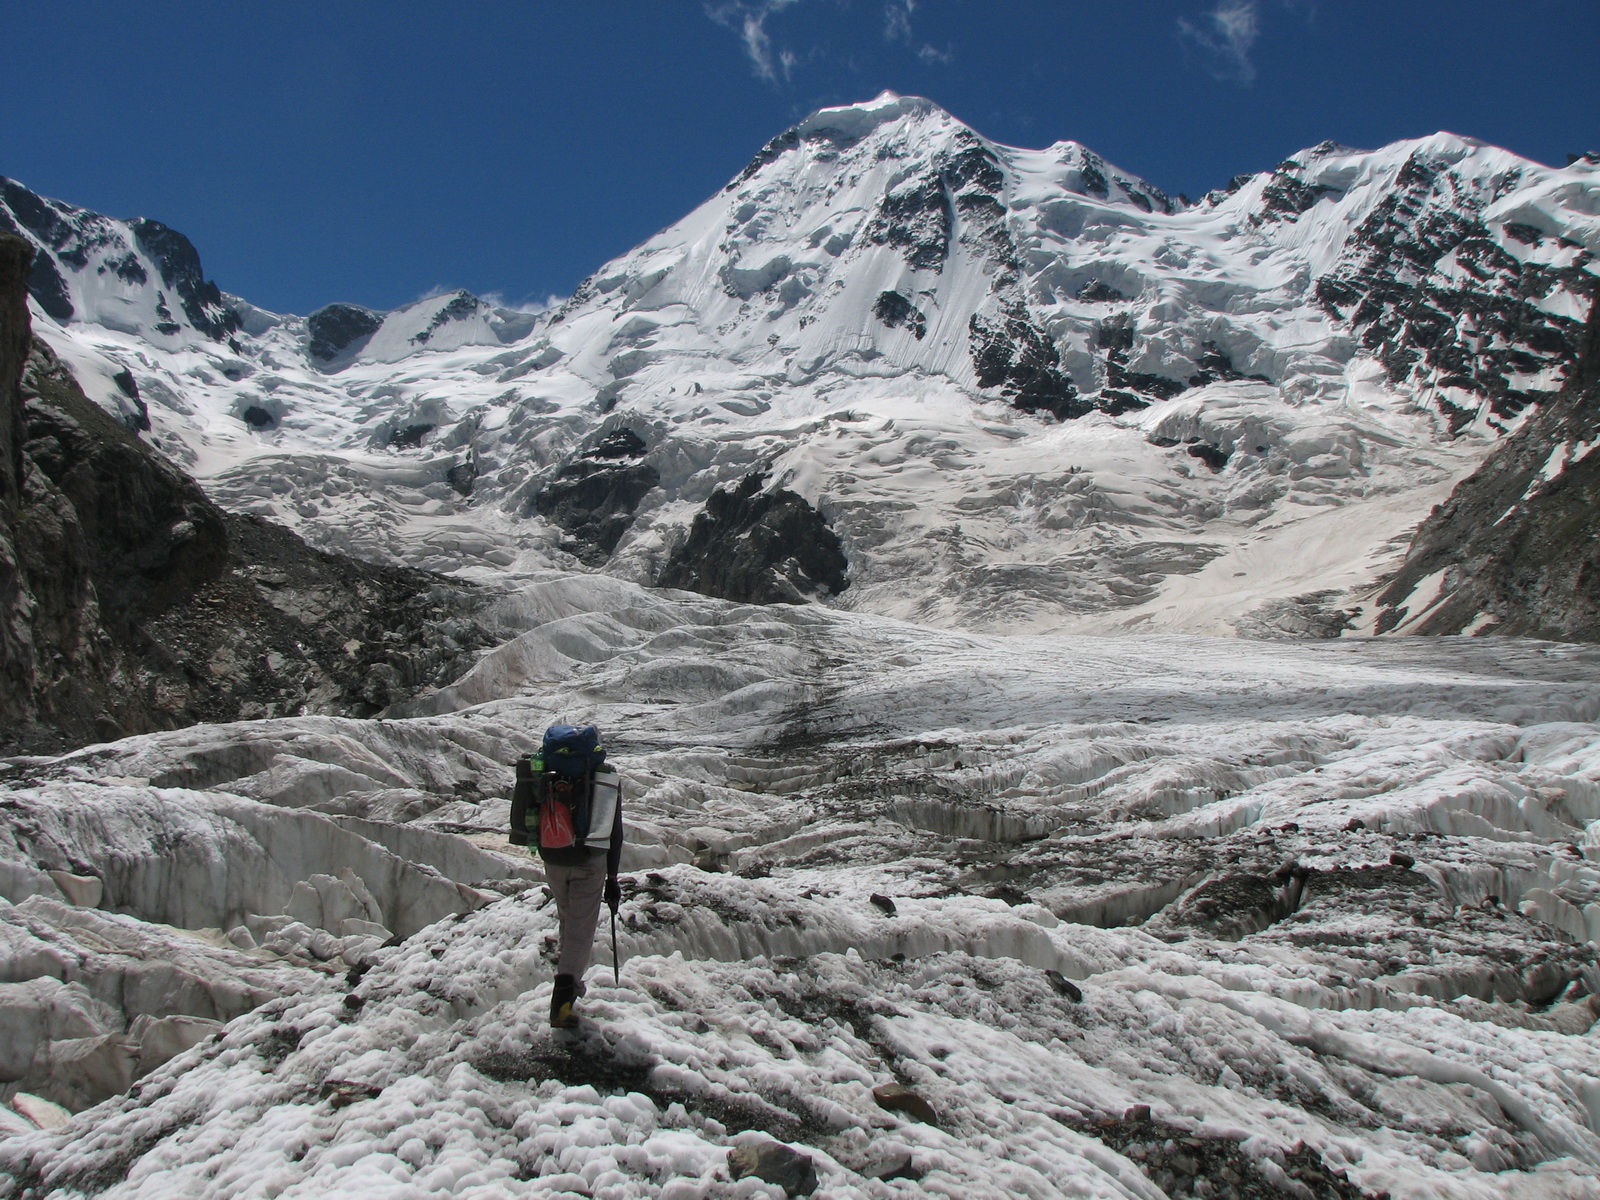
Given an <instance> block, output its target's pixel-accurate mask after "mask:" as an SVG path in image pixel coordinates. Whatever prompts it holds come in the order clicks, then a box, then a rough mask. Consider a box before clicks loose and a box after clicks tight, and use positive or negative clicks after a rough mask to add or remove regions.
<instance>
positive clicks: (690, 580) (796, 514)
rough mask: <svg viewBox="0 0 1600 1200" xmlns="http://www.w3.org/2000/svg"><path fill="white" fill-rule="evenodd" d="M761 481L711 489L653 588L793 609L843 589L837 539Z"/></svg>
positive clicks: (798, 500)
mask: <svg viewBox="0 0 1600 1200" xmlns="http://www.w3.org/2000/svg"><path fill="white" fill-rule="evenodd" d="M763 482H764V477H763V476H762V475H760V474H759V473H752V474H750V475H746V476H745V477H744V479H743V480H742V481H740V483H739V484H738V486H737V487H733V488H724V489H721V490H718V491H716V492H713V493H712V495H711V499H710V500H708V501H707V502H706V506H705V508H704V509H703V510H702V511H701V512H700V514H699V515H698V516H696V517H695V519H694V524H693V525H692V526H691V527H690V529H689V536H688V539H687V540H686V541H685V542H684V543H683V545H682V546H680V547H679V548H678V550H677V552H676V553H675V554H674V555H673V556H672V558H671V559H670V560H669V561H668V563H667V565H666V568H665V569H664V570H663V571H662V572H661V577H660V578H659V579H658V580H657V581H656V582H657V584H658V586H660V587H674V588H684V589H686V590H688V591H692V592H700V593H701V594H703V595H706V596H720V597H721V598H723V599H724V600H737V601H740V602H742V603H746V604H800V603H803V602H804V601H806V600H807V599H813V598H820V597H824V596H831V595H837V594H838V593H840V592H842V591H844V589H845V588H846V587H847V586H849V580H848V578H847V575H846V572H847V570H848V565H849V564H848V563H847V562H846V560H845V556H844V549H843V548H842V547H841V546H840V544H839V537H838V535H837V534H836V533H834V532H833V530H832V529H830V528H829V527H828V523H827V521H826V520H824V519H823V516H822V514H821V513H819V512H818V511H817V510H816V509H814V508H812V507H811V505H809V504H807V503H806V501H805V500H804V498H802V497H801V496H798V495H796V494H795V493H794V492H791V491H789V490H788V489H786V488H777V489H775V490H773V491H770V492H768V491H763V490H762V484H763Z"/></svg>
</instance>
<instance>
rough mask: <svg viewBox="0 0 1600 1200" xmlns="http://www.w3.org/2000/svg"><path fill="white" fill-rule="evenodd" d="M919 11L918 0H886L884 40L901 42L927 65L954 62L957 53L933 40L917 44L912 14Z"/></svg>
mask: <svg viewBox="0 0 1600 1200" xmlns="http://www.w3.org/2000/svg"><path fill="white" fill-rule="evenodd" d="M916 11H917V0H885V3H884V6H883V40H884V41H886V42H901V43H904V44H905V46H906V47H907V48H908V49H910V51H911V52H912V53H913V54H915V55H916V56H917V57H918V58H919V59H921V60H922V62H923V63H924V64H925V65H927V66H930V67H931V66H934V65H935V64H940V65H942V64H944V63H948V62H952V61H953V60H954V59H955V54H954V53H953V52H952V51H950V50H948V49H946V50H941V49H939V47H937V46H935V45H934V44H933V43H932V42H923V43H922V45H920V46H919V45H917V39H916V34H915V33H914V32H913V30H912V28H911V14H912V13H914V12H916Z"/></svg>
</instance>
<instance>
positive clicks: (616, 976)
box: [611, 904, 622, 987]
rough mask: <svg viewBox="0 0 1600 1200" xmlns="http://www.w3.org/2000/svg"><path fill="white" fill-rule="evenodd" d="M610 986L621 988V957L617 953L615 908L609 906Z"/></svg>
mask: <svg viewBox="0 0 1600 1200" xmlns="http://www.w3.org/2000/svg"><path fill="white" fill-rule="evenodd" d="M611 986H612V987H621V986H622V956H621V955H619V954H618V953H617V906H616V905H615V904H613V905H612V906H611Z"/></svg>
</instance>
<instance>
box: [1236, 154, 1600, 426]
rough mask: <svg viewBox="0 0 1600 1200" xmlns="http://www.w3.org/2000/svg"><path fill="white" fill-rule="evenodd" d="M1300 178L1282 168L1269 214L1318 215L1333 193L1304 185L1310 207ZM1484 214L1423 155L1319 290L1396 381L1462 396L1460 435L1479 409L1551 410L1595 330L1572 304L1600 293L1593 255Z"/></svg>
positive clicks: (1446, 167)
mask: <svg viewBox="0 0 1600 1200" xmlns="http://www.w3.org/2000/svg"><path fill="white" fill-rule="evenodd" d="M1299 169H1300V165H1299V164H1298V163H1295V162H1293V161H1292V160H1291V161H1290V162H1289V163H1286V164H1284V165H1283V166H1282V167H1280V168H1279V169H1278V172H1277V174H1276V176H1275V179H1276V182H1275V184H1274V185H1273V187H1269V189H1268V191H1267V193H1264V195H1263V200H1264V201H1266V202H1267V204H1268V205H1269V206H1272V205H1276V206H1277V207H1278V208H1279V209H1280V210H1282V209H1283V208H1284V206H1286V205H1287V206H1288V208H1289V209H1291V210H1292V209H1293V208H1295V207H1296V206H1297V205H1300V204H1304V205H1305V206H1306V207H1309V206H1310V204H1314V203H1315V202H1316V200H1317V199H1319V198H1320V196H1321V195H1322V194H1326V192H1327V190H1328V189H1325V188H1324V189H1322V190H1321V191H1320V192H1313V191H1307V190H1306V189H1305V188H1304V184H1303V183H1301V184H1300V190H1299V191H1296V192H1294V193H1293V196H1297V197H1299V198H1298V199H1295V200H1292V202H1291V199H1289V198H1286V197H1289V196H1290V193H1289V192H1286V191H1285V188H1286V187H1287V186H1288V185H1289V184H1291V183H1295V182H1296V181H1295V180H1294V178H1293V172H1297V171H1298V170H1299ZM1516 174H1517V172H1515V171H1513V172H1511V173H1509V174H1508V176H1507V177H1506V178H1504V179H1502V180H1501V187H1502V189H1504V190H1509V189H1510V188H1511V187H1513V186H1514V185H1515V184H1516V182H1517V179H1516V177H1515V176H1516ZM1483 209H1484V197H1483V196H1482V195H1480V194H1479V192H1478V191H1477V190H1475V188H1474V187H1473V185H1472V184H1470V183H1469V182H1468V181H1467V180H1464V179H1463V178H1462V177H1461V176H1460V175H1459V174H1458V173H1457V171H1455V170H1454V169H1453V168H1452V164H1451V163H1450V162H1449V161H1448V160H1446V159H1443V158H1440V157H1437V156H1435V155H1430V154H1428V153H1425V152H1423V151H1421V150H1419V151H1417V152H1416V153H1414V154H1412V155H1411V157H1410V158H1409V159H1408V160H1407V161H1406V163H1405V165H1404V167H1403V168H1402V169H1401V171H1400V173H1399V174H1398V176H1397V177H1396V179H1395V182H1394V187H1393V189H1392V190H1391V191H1390V193H1389V194H1388V195H1387V196H1385V197H1384V199H1383V200H1382V201H1381V202H1380V203H1379V204H1378V205H1377V206H1376V207H1375V208H1374V209H1373V211H1372V213H1371V214H1370V215H1369V216H1368V217H1367V218H1366V220H1365V221H1363V222H1362V223H1361V225H1360V226H1358V227H1357V228H1356V230H1355V231H1354V234H1353V236H1352V237H1351V238H1350V239H1349V241H1348V243H1347V244H1346V247H1345V250H1344V253H1343V254H1342V255H1341V256H1340V259H1339V261H1338V263H1337V264H1336V265H1335V266H1334V268H1333V270H1331V271H1329V272H1328V274H1326V275H1325V276H1323V277H1322V278H1321V279H1319V280H1318V281H1317V284H1316V298H1317V300H1318V302H1319V303H1320V304H1321V305H1322V307H1323V308H1324V309H1325V310H1326V311H1327V312H1329V313H1330V314H1332V315H1334V316H1336V317H1339V318H1341V319H1342V320H1344V321H1347V322H1348V323H1349V324H1350V325H1351V326H1352V328H1353V329H1354V331H1355V333H1356V335H1357V337H1358V338H1359V341H1360V345H1361V347H1362V348H1363V349H1364V350H1366V351H1368V352H1370V353H1371V354H1373V355H1374V356H1375V357H1376V358H1377V359H1378V360H1379V361H1380V362H1382V363H1383V365H1384V368H1385V369H1386V370H1387V372H1388V375H1389V379H1390V380H1391V381H1392V382H1394V383H1397V384H1398V383H1404V382H1410V383H1412V384H1426V385H1429V386H1431V387H1432V388H1434V389H1447V390H1454V391H1455V392H1457V393H1458V396H1457V399H1456V400H1455V401H1451V400H1450V399H1448V397H1441V398H1440V404H1441V406H1442V408H1443V410H1444V412H1445V413H1446V415H1447V416H1448V417H1449V418H1450V419H1451V421H1452V424H1453V425H1454V426H1456V427H1458V428H1459V427H1460V426H1462V425H1465V424H1466V423H1468V422H1469V421H1471V420H1472V419H1473V417H1474V415H1475V413H1476V410H1477V407H1478V404H1479V402H1485V403H1487V405H1488V407H1489V409H1490V410H1491V411H1492V412H1493V413H1494V414H1495V415H1496V416H1497V417H1499V418H1501V419H1507V418H1511V417H1514V416H1516V414H1517V413H1519V412H1521V411H1522V410H1523V409H1524V408H1526V407H1528V406H1529V405H1533V404H1539V403H1542V402H1544V401H1546V400H1549V399H1550V398H1551V396H1552V395H1553V394H1554V388H1552V387H1548V386H1547V385H1545V386H1541V383H1540V381H1541V380H1543V379H1547V378H1550V377H1554V378H1556V379H1559V378H1560V377H1561V372H1562V371H1563V370H1564V368H1565V367H1566V366H1567V365H1568V364H1570V363H1571V362H1572V361H1573V359H1574V358H1575V357H1576V356H1577V353H1578V348H1579V343H1580V340H1581V336H1582V329H1583V325H1582V321H1581V319H1579V318H1575V317H1571V316H1567V315H1565V314H1564V313H1563V311H1562V309H1563V308H1564V307H1565V305H1564V304H1563V303H1561V299H1562V298H1563V296H1564V294H1570V295H1571V296H1574V297H1576V298H1578V299H1579V300H1580V301H1592V300H1593V299H1594V298H1595V297H1596V296H1597V295H1600V278H1597V277H1596V275H1595V273H1594V271H1593V269H1592V266H1593V261H1594V258H1593V255H1592V254H1590V253H1589V251H1588V250H1586V249H1584V247H1583V246H1581V245H1580V244H1578V243H1577V242H1575V241H1572V240H1570V239H1568V238H1566V237H1562V236H1560V235H1556V234H1551V233H1549V232H1545V231H1541V230H1539V229H1536V228H1534V227H1533V226H1531V225H1525V224H1521V223H1517V222H1511V223H1507V224H1499V223H1495V222H1490V221H1488V220H1487V218H1486V217H1485V214H1484V211H1483ZM1580 311H1581V310H1580Z"/></svg>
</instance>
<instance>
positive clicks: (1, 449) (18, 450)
mask: <svg viewBox="0 0 1600 1200" xmlns="http://www.w3.org/2000/svg"><path fill="white" fill-rule="evenodd" d="M32 259H33V251H32V248H31V247H29V246H28V244H27V243H26V242H24V241H22V239H20V238H14V237H4V236H0V720H4V721H12V720H17V719H19V718H23V717H25V716H26V715H27V714H28V712H29V711H30V709H31V705H30V703H29V696H30V694H31V692H32V683H33V636H32V629H31V628H30V618H31V608H30V605H31V597H29V595H28V591H27V585H26V583H25V582H24V581H23V578H22V564H21V562H20V560H19V558H18V556H17V547H16V528H17V517H18V513H19V511H20V509H21V505H22V479H23V472H24V470H25V462H24V459H23V456H22V442H23V430H22V396H21V392H20V389H19V386H18V385H19V383H20V382H21V379H22V368H23V365H24V363H25V362H26V361H27V357H28V341H29V334H28V298H27V296H28V293H27V287H28V272H29V269H30V266H31V263H32Z"/></svg>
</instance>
